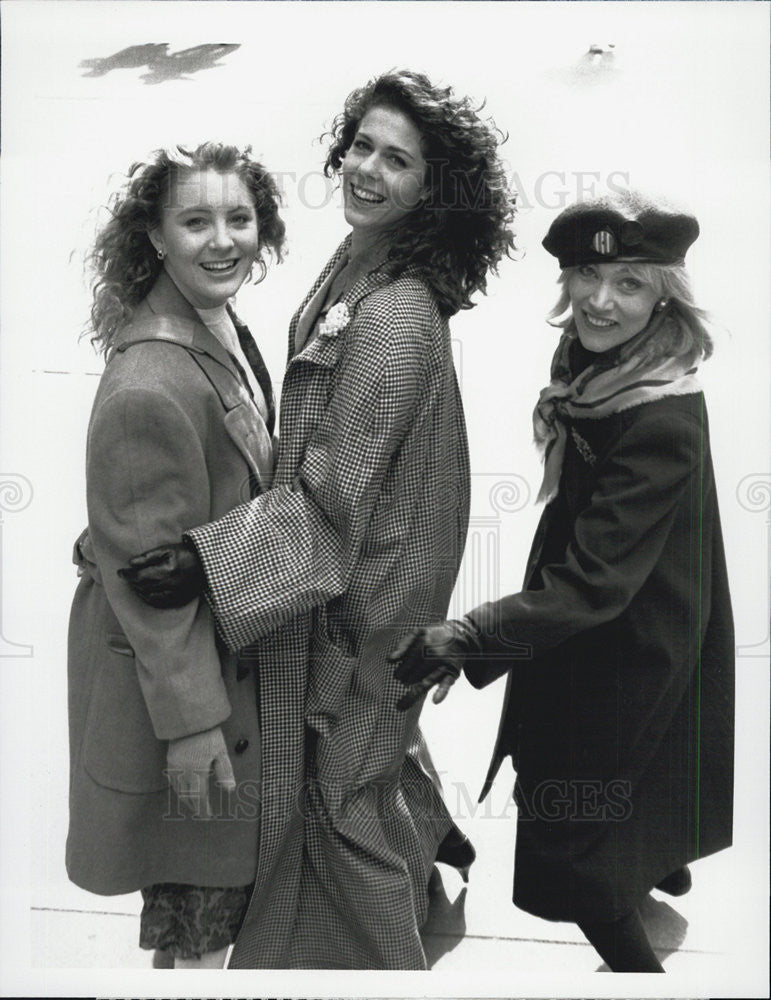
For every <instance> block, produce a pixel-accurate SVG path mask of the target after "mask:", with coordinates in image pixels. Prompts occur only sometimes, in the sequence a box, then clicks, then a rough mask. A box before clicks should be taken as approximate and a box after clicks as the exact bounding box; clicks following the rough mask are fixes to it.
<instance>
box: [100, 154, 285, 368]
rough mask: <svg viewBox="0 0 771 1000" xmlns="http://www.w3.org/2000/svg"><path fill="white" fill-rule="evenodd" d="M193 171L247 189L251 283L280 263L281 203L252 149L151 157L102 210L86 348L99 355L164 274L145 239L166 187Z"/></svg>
mask: <svg viewBox="0 0 771 1000" xmlns="http://www.w3.org/2000/svg"><path fill="white" fill-rule="evenodd" d="M192 170H216V171H217V172H219V173H227V172H229V171H233V173H235V174H237V175H238V176H239V177H240V178H241V180H242V181H243V182H244V184H245V185H246V187H247V188H248V190H249V192H250V194H251V196H252V200H253V202H254V206H255V210H256V212H257V221H258V225H259V249H260V253H259V256H258V258H257V264H258V265H259V268H260V274H259V275H258V278H257V281H261V280H262V278H263V277H264V276H265V271H266V268H267V264H266V261H265V256H266V255H267V256H271V255H272V256H273V257H274V258H275V259H276V260H277V261H280V260H281V259H282V256H283V246H284V234H285V227H284V223H283V221H282V219H281V217H280V215H279V214H278V210H279V206H280V204H281V196H280V194H279V190H278V187H277V186H276V182H275V180H274V179H273V177H272V176H271V175H270V174H269V173H268V172H267V171H266V169H265V168H264V167H263V166H262V164H260V163H258V162H257V161H256V160H253V159H252V158H251V147H250V146H247V147H246V148H245V149H243V150H240V149H239V148H238V147H237V146H230V145H226V144H224V143H221V142H204V143H202V144H201V145H200V146H198V147H197V148H196V149H193V150H188V149H185V148H184V147H183V146H176V147H174V148H173V149H171V148H170V149H158V150H156V151H155V152H154V153H152V154H151V156H150V157H149V158H148V159H147V161H146V162H138V163H134V164H133V165H132V166H131V168H130V169H129V172H128V177H127V180H126V183H125V184H124V186H123V188H122V189H121V190H120V191H118V192H116V193H115V194H114V195H113V196H112V198H111V200H110V203H109V205H108V206H107V207H108V211H109V218H108V220H107V222H106V223H105V224H104V225H103V226H102V227H101V229H100V230H99V232H98V233H97V236H96V240H95V241H94V245H93V247H92V249H91V251H90V252H89V253H88V255H87V257H86V265H87V267H88V268H89V269H90V271H91V274H92V276H93V277H92V285H91V290H92V296H93V301H92V305H91V330H92V337H91V341H92V343H93V344H95V345H96V347H97V349H98V350H101V351H102V352H103V353H105V352H106V351H107V350H108V349H109V347H110V345H111V343H112V341H113V339H114V337H115V334H116V332H117V330H118V329H119V328H120V327H121V326H123V324H125V323H126V322H128V320H130V318H131V316H132V315H133V313H134V310H135V309H136V307H137V306H138V305H139V303H140V302H141V301H142V299H144V297H145V296H146V295H147V293H148V292H149V291H150V289H151V288H152V286H153V284H154V283H155V280H156V278H157V277H158V274H159V273H160V271H161V270H162V268H163V264H162V262H161V261H160V260H159V259H158V255H157V253H156V251H155V248H154V247H153V245H152V243H151V242H150V238H149V236H148V233H149V232H150V230H152V229H155V228H156V227H157V226H158V225H160V222H161V211H162V207H163V203H164V201H165V199H166V197H167V196H168V193H169V187H170V184H171V182H172V180H173V179H174V178H175V177H178V176H180V175H182V174H185V173H188V172H190V171H192Z"/></svg>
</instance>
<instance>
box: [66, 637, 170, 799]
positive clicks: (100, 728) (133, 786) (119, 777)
mask: <svg viewBox="0 0 771 1000" xmlns="http://www.w3.org/2000/svg"><path fill="white" fill-rule="evenodd" d="M166 747H167V744H166V742H165V741H164V740H159V739H157V737H156V736H155V733H154V732H153V727H152V723H151V721H150V715H149V713H148V711H147V706H146V705H145V700H144V698H143V696H142V690H141V688H140V686H139V679H138V678H137V671H136V664H135V659H134V652H133V650H132V649H131V646H130V645H129V643H128V641H127V640H126V637H125V636H123V635H120V634H112V633H111V634H109V635H108V636H107V645H106V648H105V649H104V655H103V658H102V661H101V662H100V664H99V665H98V667H97V669H96V673H95V676H94V687H93V692H92V695H91V702H90V704H89V708H88V716H87V719H86V731H85V734H84V738H83V765H84V767H85V769H86V771H87V772H88V773H89V774H90V775H91V777H92V778H93V779H94V781H96V782H97V783H98V784H100V785H104V786H105V787H106V788H113V789H116V790H117V791H121V792H134V793H140V792H156V791H160V790H162V789H164V788H167V787H168V781H167V779H166V776H165V775H164V773H163V772H164V768H165V767H166Z"/></svg>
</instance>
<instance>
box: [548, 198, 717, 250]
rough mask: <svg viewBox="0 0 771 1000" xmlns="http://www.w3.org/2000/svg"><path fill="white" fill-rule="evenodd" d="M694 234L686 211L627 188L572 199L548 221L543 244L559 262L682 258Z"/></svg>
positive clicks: (696, 231)
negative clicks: (547, 229) (577, 200)
mask: <svg viewBox="0 0 771 1000" xmlns="http://www.w3.org/2000/svg"><path fill="white" fill-rule="evenodd" d="M698 235H699V223H698V222H697V221H696V218H695V217H694V216H693V215H691V214H690V213H689V212H687V211H685V210H683V209H681V208H677V207H675V206H674V205H672V204H670V203H669V202H666V201H664V200H663V199H660V198H657V199H656V200H655V201H654V200H652V199H651V198H649V197H647V196H646V195H643V194H641V193H640V192H639V191H626V190H625V191H619V192H617V193H614V194H612V195H606V196H603V197H601V198H594V199H592V200H590V201H581V202H578V203H577V204H575V205H570V206H569V207H568V208H566V209H565V211H564V212H561V213H560V214H559V215H558V216H557V218H556V219H555V220H554V222H552V224H551V226H550V227H549V232H548V233H547V234H546V238H545V239H544V241H543V246H544V247H545V249H546V250H548V251H549V253H550V254H552V255H553V256H554V257H557V258H558V260H559V265H560V267H575V265H577V264H597V263H603V262H606V261H614V260H637V261H646V262H648V263H652V264H681V263H682V262H683V260H684V258H685V251H686V250H687V249H688V247H689V246H690V245H691V244H692V243H693V242H694V240H695V239H696V238H697V236H698Z"/></svg>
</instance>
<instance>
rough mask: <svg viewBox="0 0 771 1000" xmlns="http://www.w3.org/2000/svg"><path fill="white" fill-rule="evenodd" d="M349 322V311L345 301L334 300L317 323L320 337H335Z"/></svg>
mask: <svg viewBox="0 0 771 1000" xmlns="http://www.w3.org/2000/svg"><path fill="white" fill-rule="evenodd" d="M350 322H351V313H350V311H349V309H348V306H347V305H346V303H345V302H336V303H335V304H334V305H333V306H332V307H331V309H330V310H329V312H328V313H327V315H326V316H325V317H324V319H323V320H322V321H321V323H320V324H319V336H320V337H336V336H337V335H338V333H340V331H341V330H344V329H345V328H346V327H347V326H348V324H349V323H350Z"/></svg>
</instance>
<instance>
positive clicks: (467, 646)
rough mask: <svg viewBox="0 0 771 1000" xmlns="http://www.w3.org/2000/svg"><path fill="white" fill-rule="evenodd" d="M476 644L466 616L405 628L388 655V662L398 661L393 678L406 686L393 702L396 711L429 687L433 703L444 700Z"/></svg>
mask: <svg viewBox="0 0 771 1000" xmlns="http://www.w3.org/2000/svg"><path fill="white" fill-rule="evenodd" d="M476 648H477V639H476V630H475V629H474V626H473V625H472V624H471V622H470V621H468V620H466V619H463V620H461V621H446V622H441V623H440V624H438V625H426V626H423V627H422V628H416V629H411V630H410V631H409V632H407V634H406V635H404V636H403V637H402V639H401V640H400V642H399V643H397V645H396V646H395V647H394V648H393V649H392V650H391V652H390V653H389V655H388V659H389V661H390V662H391V663H398V664H399V665H398V666H397V667H396V669H395V670H394V677H395V678H396V680H397V681H401V683H402V684H406V685H408V686H409V691H407V693H406V694H405V695H403V696H402V697H401V698H400V699H399V701H398V702H397V704H396V707H397V708H398V709H399V711H400V712H404V711H406V710H407V709H408V708H411V707H412V706H413V705H414V704H415V702H417V701H419V700H420V698H422V697H423V695H424V694H425V693H426V692H427V691H430V690H431V688H432V687H436V691H435V692H434V696H433V699H432V700H433V702H434V704H437V705H438V704H439V702H441V701H444V699H445V698H446V697H447V692H448V691H449V690H450V688H451V687H452V685H453V684H454V683H455V681H456V680H457V679H458V677H459V676H460V672H461V670H462V669H463V665H464V663H465V662H466V658H467V657H468V656H469V655H470V654H471V653H472V652H474V650H475V649H476Z"/></svg>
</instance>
